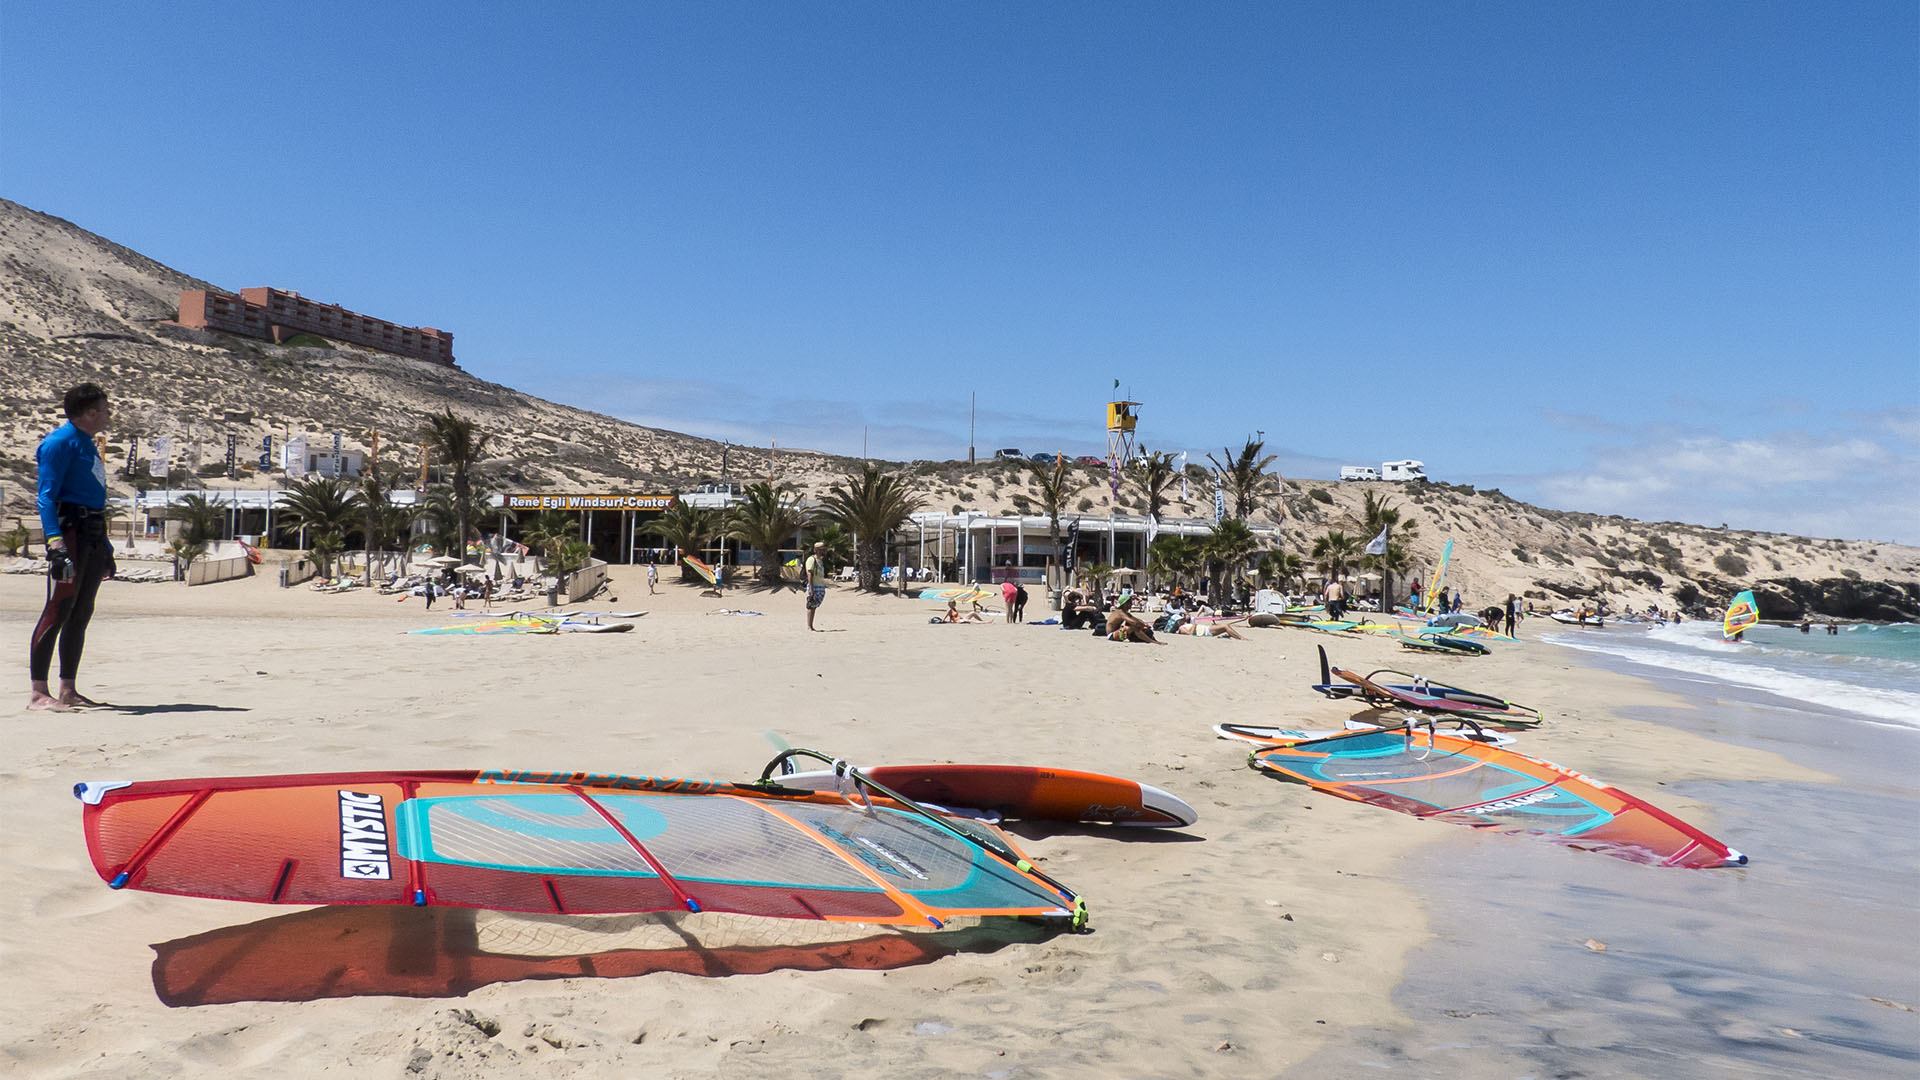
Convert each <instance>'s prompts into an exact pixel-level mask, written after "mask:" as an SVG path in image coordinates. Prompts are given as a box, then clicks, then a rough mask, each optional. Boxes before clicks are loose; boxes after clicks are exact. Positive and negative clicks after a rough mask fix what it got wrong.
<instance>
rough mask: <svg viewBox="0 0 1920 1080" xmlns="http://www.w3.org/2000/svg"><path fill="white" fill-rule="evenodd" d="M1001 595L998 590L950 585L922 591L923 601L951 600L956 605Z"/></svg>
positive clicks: (976, 586) (975, 586) (921, 597)
mask: <svg viewBox="0 0 1920 1080" xmlns="http://www.w3.org/2000/svg"><path fill="white" fill-rule="evenodd" d="M999 595H1000V590H998V589H987V588H982V587H981V586H978V585H959V586H952V585H949V586H947V587H946V588H943V589H921V590H920V599H922V600H951V601H953V602H954V603H956V604H965V603H969V602H971V601H974V600H991V599H995V598H997V597H999Z"/></svg>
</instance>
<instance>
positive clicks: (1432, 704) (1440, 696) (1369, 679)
mask: <svg viewBox="0 0 1920 1080" xmlns="http://www.w3.org/2000/svg"><path fill="white" fill-rule="evenodd" d="M1336 675H1337V676H1339V677H1340V678H1342V679H1345V680H1346V681H1345V682H1334V681H1333V679H1334V676H1336ZM1382 675H1398V676H1400V677H1401V678H1403V679H1405V680H1407V681H1406V682H1404V683H1387V682H1380V681H1379V677H1380V676H1382ZM1313 689H1314V690H1315V691H1317V692H1319V693H1321V694H1324V695H1326V696H1327V697H1330V698H1333V699H1335V700H1339V699H1342V698H1359V699H1361V700H1363V701H1368V702H1371V703H1373V704H1375V705H1385V706H1389V707H1397V708H1403V709H1414V710H1417V711H1420V712H1433V713H1445V714H1448V715H1457V716H1466V717H1470V718H1471V719H1474V720H1478V721H1482V722H1485V723H1489V724H1498V725H1500V726H1502V727H1523V726H1524V727H1531V726H1533V725H1535V724H1538V723H1539V722H1540V710H1538V709H1535V708H1532V707H1530V706H1526V705H1521V704H1518V703H1516V702H1512V701H1508V700H1506V699H1505V698H1501V697H1499V696H1497V695H1494V694H1488V693H1482V692H1480V691H1477V690H1468V689H1465V688H1464V687H1459V686H1450V685H1448V684H1446V683H1443V682H1435V681H1434V680H1432V679H1429V678H1427V677H1425V676H1423V675H1411V674H1408V673H1407V672H1404V671H1395V670H1393V669H1392V668H1381V669H1380V670H1378V671H1374V672H1372V673H1370V674H1366V675H1359V674H1355V673H1354V672H1351V671H1348V670H1346V669H1345V668H1337V667H1332V666H1331V665H1330V664H1329V663H1328V662H1327V650H1326V649H1325V648H1324V647H1323V648H1321V649H1320V681H1319V682H1318V683H1316V684H1315V685H1314V687H1313Z"/></svg>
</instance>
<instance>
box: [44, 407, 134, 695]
mask: <svg viewBox="0 0 1920 1080" xmlns="http://www.w3.org/2000/svg"><path fill="white" fill-rule="evenodd" d="M61 404H62V407H63V408H64V409H65V410H66V414H67V422H66V423H64V424H62V425H60V426H59V427H58V428H56V429H54V431H53V433H52V434H50V435H48V436H47V437H46V438H45V439H43V440H41V443H40V448H39V450H38V451H37V452H36V454H35V457H36V459H37V461H38V464H39V467H40V485H39V491H40V494H39V499H38V508H39V511H40V527H41V529H43V530H44V535H45V536H46V538H47V606H46V608H45V609H44V610H43V611H41V613H40V621H39V622H38V623H37V624H35V625H34V628H33V643H32V645H31V646H30V647H29V648H28V650H27V675H28V678H29V681H30V682H31V683H32V685H33V689H32V691H31V693H30V694H29V695H28V697H27V708H29V709H34V710H40V709H53V710H56V711H65V710H67V709H73V708H82V707H86V706H98V705H99V704H100V703H99V702H97V701H94V700H92V699H90V698H88V697H86V696H85V695H83V694H81V693H80V691H79V690H78V689H76V688H75V685H74V680H75V679H76V678H77V677H78V676H79V674H80V654H81V652H82V651H84V650H85V649H86V647H87V624H88V623H89V622H92V621H93V601H94V597H95V596H96V595H97V594H98V593H99V592H100V583H101V582H102V581H105V580H106V579H108V578H110V577H112V576H113V573H114V565H113V544H112V543H111V542H109V541H108V540H107V514H106V508H107V465H106V462H105V461H104V460H102V459H101V457H100V453H99V451H98V449H96V448H95V447H94V445H93V437H94V436H95V435H98V434H100V433H101V432H102V431H105V430H106V427H107V419H108V417H109V416H110V415H111V410H110V408H109V407H108V405H107V392H106V391H105V390H102V389H100V388H99V387H98V386H95V385H94V384H93V383H90V382H89V383H81V384H80V385H79V386H76V387H74V388H72V389H71V390H68V391H67V393H66V397H65V398H64V400H63V401H62V402H61ZM56 644H57V645H58V646H59V650H60V693H59V696H57V697H56V696H55V695H54V693H53V691H52V690H51V689H50V688H49V687H48V685H47V673H48V669H49V668H51V667H52V666H53V653H54V647H55V645H56Z"/></svg>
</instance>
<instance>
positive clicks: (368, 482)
mask: <svg viewBox="0 0 1920 1080" xmlns="http://www.w3.org/2000/svg"><path fill="white" fill-rule="evenodd" d="M349 498H350V499H352V501H353V504H354V505H355V506H356V507H358V508H359V510H360V514H361V519H362V528H363V531H364V532H365V535H366V544H365V546H366V549H367V580H366V584H367V585H368V586H369V587H371V586H372V585H373V553H374V551H376V550H379V549H381V548H383V547H385V544H386V537H387V534H386V533H385V531H383V528H382V526H384V525H385V523H386V521H387V517H386V514H385V512H384V510H385V507H386V506H387V505H388V503H387V488H386V485H384V484H382V483H381V482H380V469H379V467H378V466H375V467H374V468H371V469H368V470H367V471H366V472H365V473H364V474H362V475H361V477H360V486H359V487H357V488H356V489H354V492H353V494H352V495H351V496H349Z"/></svg>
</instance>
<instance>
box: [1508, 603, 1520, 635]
mask: <svg viewBox="0 0 1920 1080" xmlns="http://www.w3.org/2000/svg"><path fill="white" fill-rule="evenodd" d="M1519 621H1520V601H1519V599H1518V598H1516V597H1515V596H1514V595H1513V594H1512V593H1508V594H1507V636H1508V637H1513V636H1514V633H1513V628H1514V625H1515V624H1516V623H1518V622H1519Z"/></svg>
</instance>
